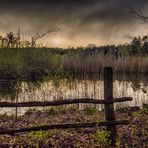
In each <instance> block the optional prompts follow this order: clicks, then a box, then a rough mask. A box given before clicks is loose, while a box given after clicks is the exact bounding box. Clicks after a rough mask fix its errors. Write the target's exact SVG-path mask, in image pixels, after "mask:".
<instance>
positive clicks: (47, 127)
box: [0, 120, 129, 135]
mask: <svg viewBox="0 0 148 148" xmlns="http://www.w3.org/2000/svg"><path fill="white" fill-rule="evenodd" d="M122 124H129V120H122V121H115V120H114V121H100V122H90V123H74V124H53V125H41V126H34V127H29V128H20V129H15V130H14V129H12V130H11V129H9V130H6V129H3V130H1V131H0V134H1V135H3V134H10V135H11V134H15V133H22V132H31V131H39V130H52V129H67V128H93V127H97V126H111V125H122Z"/></svg>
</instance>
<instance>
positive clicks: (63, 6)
mask: <svg viewBox="0 0 148 148" xmlns="http://www.w3.org/2000/svg"><path fill="white" fill-rule="evenodd" d="M123 1H125V0H0V32H1V34H5V33H7V32H10V31H13V32H17V30H18V28H19V26H20V28H21V32H22V34H23V36H25V37H28V38H29V37H31V36H32V35H34V34H36V33H37V32H39V33H43V32H46V31H47V30H48V29H49V28H50V26H53V25H55V26H58V27H60V28H61V29H60V31H58V32H55V33H52V34H49V35H48V36H47V37H45V38H44V39H42V40H41V42H43V43H44V44H45V45H49V46H58V47H68V46H81V45H82V46H86V45H87V44H89V43H94V44H96V45H105V44H120V43H125V42H129V41H130V40H131V39H130V37H131V36H135V35H145V34H147V30H148V23H143V22H142V21H140V20H138V19H136V18H134V17H132V16H131V15H130V13H129V10H128V9H126V8H125V7H124V6H123V4H122V2H123ZM129 1H130V2H131V3H133V4H134V6H135V7H136V9H141V10H142V12H143V14H144V15H147V16H148V11H147V8H148V0H129Z"/></svg>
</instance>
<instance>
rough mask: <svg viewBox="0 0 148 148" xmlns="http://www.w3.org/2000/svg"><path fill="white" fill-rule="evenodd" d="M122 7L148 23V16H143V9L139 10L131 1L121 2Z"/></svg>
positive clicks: (124, 0)
mask: <svg viewBox="0 0 148 148" xmlns="http://www.w3.org/2000/svg"><path fill="white" fill-rule="evenodd" d="M121 3H122V5H123V6H124V7H125V8H127V9H128V10H129V13H130V14H131V15H132V16H133V17H135V18H137V19H140V20H142V21H143V22H145V23H148V16H145V15H143V13H142V11H141V9H139V8H137V7H136V6H135V5H134V4H133V3H132V1H131V0H123V1H121Z"/></svg>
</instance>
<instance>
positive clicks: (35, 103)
mask: <svg viewBox="0 0 148 148" xmlns="http://www.w3.org/2000/svg"><path fill="white" fill-rule="evenodd" d="M124 101H132V98H131V97H123V98H115V99H113V100H103V99H91V98H80V99H64V100H56V101H33V102H20V103H19V102H18V103H13V102H0V107H37V106H39V107H40V106H59V105H68V104H76V103H88V104H110V103H119V102H124Z"/></svg>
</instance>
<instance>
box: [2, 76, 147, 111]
mask: <svg viewBox="0 0 148 148" xmlns="http://www.w3.org/2000/svg"><path fill="white" fill-rule="evenodd" d="M123 79H124V80H123ZM113 86H114V87H113V94H114V97H115V98H116V97H132V98H133V101H129V102H124V103H116V104H115V108H120V107H123V106H127V105H128V106H141V105H142V104H143V103H148V81H147V80H146V76H145V77H142V79H141V78H139V76H138V79H137V77H136V76H130V77H122V78H121V77H120V78H115V80H114V84H113ZM5 87H7V86H5ZM17 96H18V97H16V98H15V97H14V99H12V96H10V95H6V96H4V95H1V96H0V98H1V101H10V102H24V101H51V100H61V99H78V98H94V99H103V98H104V86H103V80H101V78H100V79H95V80H90V79H89V80H78V79H75V80H66V79H63V80H59V81H46V82H42V83H41V84H39V85H34V84H32V83H29V84H28V83H26V82H21V83H20V89H19V93H18V95H17ZM84 106H85V105H82V104H80V105H79V107H80V108H83V107H84ZM97 108H98V109H103V105H97ZM12 110H15V109H10V108H9V109H8V108H2V109H1V111H0V113H4V112H7V113H12ZM26 110H27V108H19V111H18V113H19V114H22V113H24V111H26ZM14 113H15V111H14Z"/></svg>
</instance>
